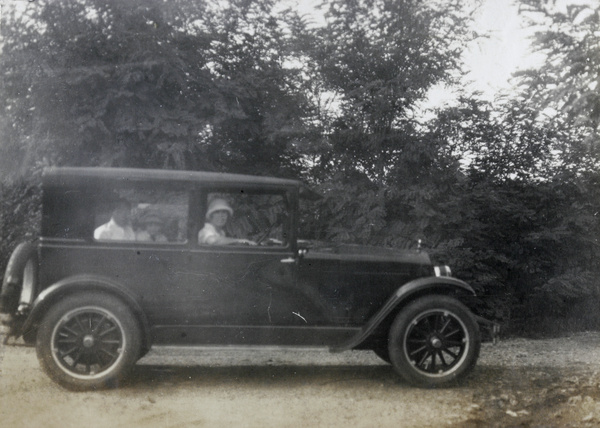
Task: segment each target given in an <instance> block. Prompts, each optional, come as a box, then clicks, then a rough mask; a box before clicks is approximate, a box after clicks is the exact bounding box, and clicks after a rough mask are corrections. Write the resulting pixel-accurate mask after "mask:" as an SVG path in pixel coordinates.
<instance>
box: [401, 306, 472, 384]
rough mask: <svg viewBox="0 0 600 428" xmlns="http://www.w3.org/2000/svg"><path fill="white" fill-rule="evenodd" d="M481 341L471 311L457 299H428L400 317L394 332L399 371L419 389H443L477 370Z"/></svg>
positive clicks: (402, 312)
mask: <svg viewBox="0 0 600 428" xmlns="http://www.w3.org/2000/svg"><path fill="white" fill-rule="evenodd" d="M480 346H481V339H480V335H479V328H478V326H477V323H476V321H475V320H474V318H473V316H472V315H471V313H470V311H469V310H468V309H467V308H466V307H465V306H464V305H463V304H462V303H460V302H459V301H457V300H456V299H453V298H450V297H447V296H427V297H423V298H421V299H419V300H416V301H414V302H413V303H411V304H410V305H408V306H407V307H406V308H404V309H403V310H402V311H401V312H400V314H399V315H398V316H397V318H396V320H395V321H394V323H393V324H392V328H391V330H390V357H391V360H392V364H393V365H394V368H395V369H396V371H397V372H398V373H399V374H400V375H401V376H402V377H404V378H405V379H406V380H407V381H409V382H410V383H412V384H414V385H419V386H429V387H433V386H439V385H442V384H444V383H447V382H449V381H451V380H455V379H459V378H461V377H463V376H465V375H466V374H467V373H468V372H469V371H471V369H472V368H473V367H474V365H475V363H476V361H477V357H478V356H479V349H480Z"/></svg>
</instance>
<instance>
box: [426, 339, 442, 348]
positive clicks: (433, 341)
mask: <svg viewBox="0 0 600 428" xmlns="http://www.w3.org/2000/svg"><path fill="white" fill-rule="evenodd" d="M429 343H431V346H433V347H434V348H435V349H440V348H441V347H442V341H441V340H440V338H439V337H432V338H431V340H430V341H429Z"/></svg>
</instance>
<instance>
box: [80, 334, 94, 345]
mask: <svg viewBox="0 0 600 428" xmlns="http://www.w3.org/2000/svg"><path fill="white" fill-rule="evenodd" d="M82 343H83V346H84V347H85V348H91V347H92V346H94V343H95V340H94V336H92V335H91V334H86V335H85V336H84V337H83V341H82Z"/></svg>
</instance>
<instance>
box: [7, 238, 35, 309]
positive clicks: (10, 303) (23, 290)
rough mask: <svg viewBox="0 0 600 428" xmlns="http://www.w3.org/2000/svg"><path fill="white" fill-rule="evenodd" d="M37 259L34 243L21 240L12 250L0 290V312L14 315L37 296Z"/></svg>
mask: <svg viewBox="0 0 600 428" xmlns="http://www.w3.org/2000/svg"><path fill="white" fill-rule="evenodd" d="M37 272H38V259H37V252H36V246H35V244H33V243H31V242H22V243H20V244H19V245H18V246H17V248H15V250H14V251H13V252H12V254H11V256H10V259H9V260H8V264H7V265H6V271H5V273H4V279H3V280H2V291H1V292H0V312H1V313H5V314H11V315H14V314H16V313H17V312H22V311H25V310H27V309H29V307H30V306H31V304H32V303H33V300H34V299H35V298H36V296H37V291H38V290H37Z"/></svg>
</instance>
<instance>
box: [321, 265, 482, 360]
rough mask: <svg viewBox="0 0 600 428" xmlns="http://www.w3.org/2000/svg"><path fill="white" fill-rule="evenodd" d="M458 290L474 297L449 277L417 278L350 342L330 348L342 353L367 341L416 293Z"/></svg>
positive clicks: (462, 284)
mask: <svg viewBox="0 0 600 428" xmlns="http://www.w3.org/2000/svg"><path fill="white" fill-rule="evenodd" d="M434 289H436V290H444V291H452V290H457V289H458V290H460V291H463V292H467V293H469V294H472V295H475V290H473V288H472V287H471V286H470V285H469V284H467V283H466V282H464V281H461V280H460V279H457V278H454V277H451V276H428V277H425V278H418V279H415V280H413V281H410V282H407V283H406V284H404V285H402V286H401V287H400V288H398V290H396V292H395V293H394V294H393V295H392V296H391V297H390V298H389V299H388V301H387V302H386V303H385V305H383V307H382V308H381V309H380V310H379V312H377V313H376V314H375V315H374V316H373V317H372V318H371V319H370V320H369V321H368V322H367V324H365V326H364V327H363V328H362V329H361V330H360V331H359V332H358V333H357V334H356V335H355V336H353V337H352V338H350V340H348V341H347V342H346V343H342V344H340V345H338V346H336V347H334V348H331V351H332V352H342V351H347V350H349V349H353V348H356V347H357V346H358V345H360V344H361V343H362V342H363V341H365V339H367V338H368V337H369V336H370V335H371V334H372V333H373V332H374V331H375V330H376V329H377V327H378V326H379V325H380V324H381V323H382V322H383V320H384V319H385V318H386V317H387V316H388V315H389V314H390V313H391V312H392V311H393V310H394V309H396V308H397V307H398V306H399V305H402V304H403V303H404V302H406V301H408V300H409V299H410V298H411V297H413V296H414V295H415V294H417V293H422V292H427V291H428V290H434Z"/></svg>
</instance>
